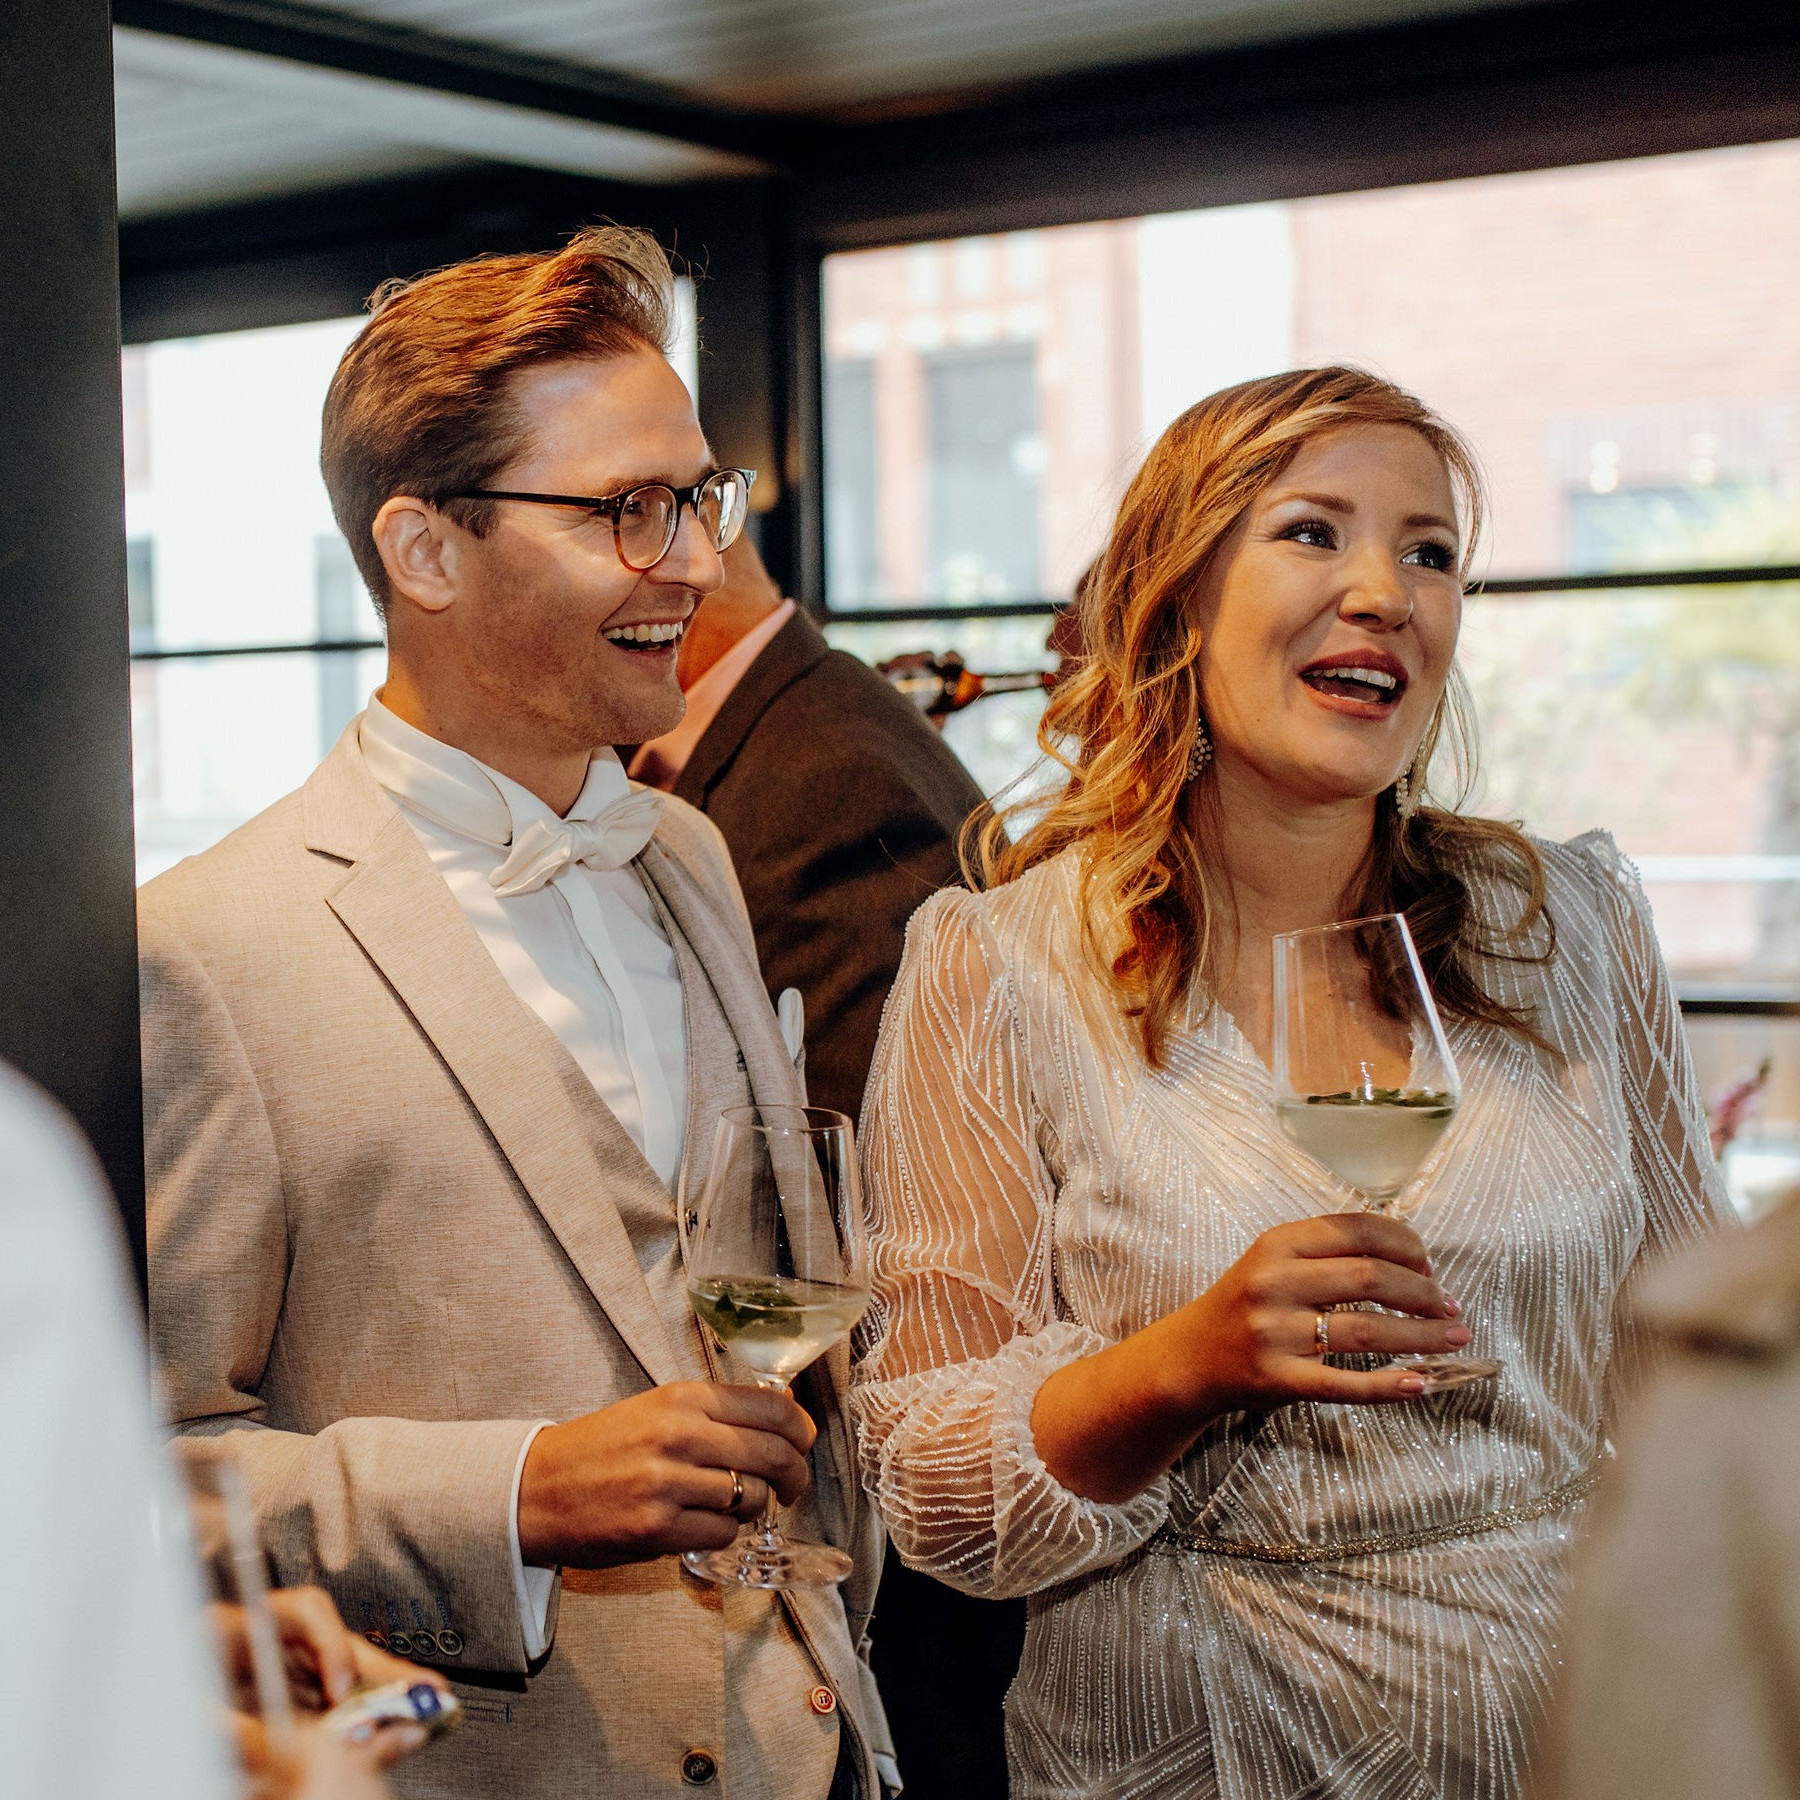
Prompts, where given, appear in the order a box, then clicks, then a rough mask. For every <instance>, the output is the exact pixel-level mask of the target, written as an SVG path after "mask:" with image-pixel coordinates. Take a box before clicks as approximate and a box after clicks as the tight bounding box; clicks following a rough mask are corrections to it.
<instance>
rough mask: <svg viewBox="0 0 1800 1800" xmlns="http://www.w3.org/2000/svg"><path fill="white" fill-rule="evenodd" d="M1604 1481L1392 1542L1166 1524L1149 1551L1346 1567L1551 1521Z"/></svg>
mask: <svg viewBox="0 0 1800 1800" xmlns="http://www.w3.org/2000/svg"><path fill="white" fill-rule="evenodd" d="M1599 1479H1600V1471H1599V1470H1598V1469H1597V1468H1593V1469H1587V1470H1584V1471H1583V1472H1582V1473H1581V1474H1580V1475H1577V1476H1576V1477H1575V1479H1574V1480H1573V1481H1565V1482H1564V1483H1563V1484H1562V1486H1561V1487H1557V1488H1552V1489H1551V1490H1550V1491H1549V1493H1547V1494H1539V1495H1538V1496H1537V1498H1536V1499H1535V1500H1521V1501H1520V1502H1519V1504H1518V1505H1517V1506H1503V1507H1501V1508H1500V1510H1499V1511H1498V1512H1491V1513H1483V1514H1482V1515H1481V1517H1480V1518H1478V1519H1453V1520H1451V1522H1450V1523H1449V1524H1447V1525H1427V1526H1425V1527H1424V1528H1423V1529H1422V1530H1419V1531H1397V1532H1394V1533H1392V1534H1391V1535H1389V1536H1386V1537H1360V1538H1345V1539H1343V1540H1342V1541H1341V1542H1339V1543H1335V1544H1246V1543H1240V1542H1238V1541H1237V1540H1236V1539H1233V1538H1216V1537H1208V1536H1206V1535H1205V1534H1203V1533H1201V1532H1198V1531H1188V1530H1183V1529H1182V1528H1181V1527H1179V1526H1175V1525H1165V1526H1164V1527H1163V1528H1162V1530H1161V1531H1159V1532H1158V1533H1157V1534H1156V1536H1155V1537H1153V1538H1152V1539H1151V1540H1150V1542H1149V1544H1148V1545H1147V1546H1146V1548H1147V1549H1150V1550H1152V1551H1160V1552H1161V1553H1163V1554H1164V1555H1174V1554H1179V1553H1181V1552H1188V1551H1192V1552H1198V1553H1199V1554H1200V1555H1202V1556H1232V1557H1237V1558H1239V1559H1241V1560H1243V1561H1246V1562H1260V1563H1334V1562H1346V1561H1348V1560H1349V1559H1350V1558H1351V1557H1353V1556H1380V1555H1383V1554H1393V1553H1395V1552H1397V1551H1402V1550H1419V1549H1423V1548H1424V1546H1425V1545H1427V1544H1444V1543H1448V1542H1449V1541H1450V1540H1451V1539H1453V1538H1465V1537H1474V1536H1476V1535H1477V1534H1478V1533H1480V1532H1484V1531H1505V1530H1506V1529H1507V1528H1508V1527H1509V1526H1513V1525H1527V1524H1529V1523H1530V1522H1531V1521H1532V1520H1533V1519H1545V1518H1548V1517H1549V1516H1550V1514H1552V1513H1557V1512H1561V1511H1562V1510H1563V1508H1564V1507H1567V1506H1572V1505H1574V1503H1575V1502H1576V1501H1577V1500H1579V1499H1581V1498H1582V1497H1583V1495H1585V1494H1587V1493H1588V1492H1589V1491H1590V1490H1591V1489H1592V1488H1593V1486H1594V1483H1595V1482H1597V1481H1598V1480H1599Z"/></svg>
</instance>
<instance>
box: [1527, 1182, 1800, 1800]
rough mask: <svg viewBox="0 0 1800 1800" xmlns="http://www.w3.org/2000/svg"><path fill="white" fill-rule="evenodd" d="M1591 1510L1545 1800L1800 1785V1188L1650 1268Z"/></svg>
mask: <svg viewBox="0 0 1800 1800" xmlns="http://www.w3.org/2000/svg"><path fill="white" fill-rule="evenodd" d="M1631 1308H1632V1312H1633V1314H1634V1316H1635V1317H1636V1319H1637V1320H1638V1321H1639V1322H1640V1323H1641V1324H1643V1325H1647V1326H1648V1327H1650V1328H1651V1329H1652V1330H1653V1331H1654V1332H1655V1333H1656V1334H1657V1336H1658V1337H1659V1338H1660V1339H1661V1341H1662V1343H1663V1345H1664V1350H1665V1354H1664V1355H1663V1357H1662V1358H1661V1359H1660V1360H1659V1361H1658V1362H1657V1363H1656V1365H1655V1369H1654V1372H1653V1374H1652V1376H1651V1378H1650V1380H1649V1383H1648V1385H1647V1386H1646V1387H1645V1388H1644V1389H1643V1391H1641V1392H1640V1393H1639V1394H1638V1395H1637V1396H1636V1398H1635V1399H1634V1400H1633V1402H1632V1404H1631V1405H1630V1407H1629V1408H1628V1409H1627V1411H1626V1413H1625V1415H1624V1416H1623V1418H1622V1419H1621V1421H1620V1424H1619V1428H1618V1440H1617V1441H1618V1461H1617V1463H1616V1464H1615V1465H1614V1466H1613V1467H1611V1468H1609V1469H1608V1470H1607V1472H1606V1475H1605V1477H1604V1479H1603V1481H1602V1483H1601V1486H1600V1489H1599V1492H1598V1493H1597V1494H1596V1495H1595V1497H1594V1500H1593V1503H1592V1507H1591V1510H1590V1513H1589V1516H1588V1519H1587V1522H1586V1540H1587V1541H1586V1543H1585V1546H1584V1548H1583V1550H1582V1553H1581V1559H1580V1561H1579V1562H1578V1563H1577V1565H1576V1572H1575V1597H1574V1604H1573V1607H1572V1609H1571V1613H1570V1618H1569V1625H1568V1630H1567V1635H1566V1637H1565V1640H1564V1653H1563V1654H1564V1662H1563V1671H1562V1693H1561V1696H1560V1699H1559V1703H1558V1706H1557V1709H1556V1716H1555V1721H1554V1726H1553V1729H1552V1730H1551V1732H1550V1734H1549V1738H1548V1743H1547V1745H1546V1750H1545V1754H1544V1755H1543V1757H1542V1764H1541V1767H1540V1770H1539V1773H1538V1781H1537V1789H1536V1791H1537V1794H1538V1797H1539V1800H1692V1797H1693V1796H1696V1795H1701V1794H1709V1795H1710V1794H1720V1795H1726V1794H1728V1795H1730V1796H1731V1800H1789V1797H1790V1796H1792V1795H1793V1794H1794V1793H1796V1792H1800V1736H1797V1735H1796V1731H1795V1720H1796V1719H1800V1577H1797V1573H1796V1570H1797V1566H1800V1565H1797V1564H1796V1558H1795V1546H1796V1544H1800V1196H1795V1197H1792V1198H1790V1199H1789V1201H1788V1202H1787V1203H1786V1204H1784V1205H1781V1206H1779V1207H1777V1208H1776V1210H1774V1211H1773V1212H1771V1213H1770V1214H1769V1216H1768V1217H1767V1218H1765V1219H1764V1220H1763V1221H1762V1223H1761V1224H1760V1225H1758V1226H1757V1227H1756V1228H1755V1229H1754V1230H1751V1231H1745V1232H1728V1233H1724V1234H1722V1235H1721V1236H1719V1237H1716V1238H1714V1239H1713V1240H1712V1241H1711V1242H1709V1243H1705V1244H1702V1245H1700V1246H1699V1247H1698V1248H1696V1249H1695V1250H1692V1251H1690V1252H1689V1253H1688V1254H1687V1255H1686V1256H1684V1257H1683V1258H1681V1259H1680V1260H1679V1261H1678V1262H1676V1263H1674V1264H1673V1265H1671V1266H1665V1267H1663V1268H1661V1269H1658V1270H1657V1271H1656V1272H1655V1274H1654V1275H1652V1276H1651V1277H1650V1279H1649V1280H1648V1281H1647V1282H1646V1283H1645V1284H1644V1285H1643V1287H1642V1288H1641V1289H1640V1290H1639V1291H1638V1293H1637V1294H1636V1295H1635V1296H1634V1297H1633V1299H1632V1301H1631Z"/></svg>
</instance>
